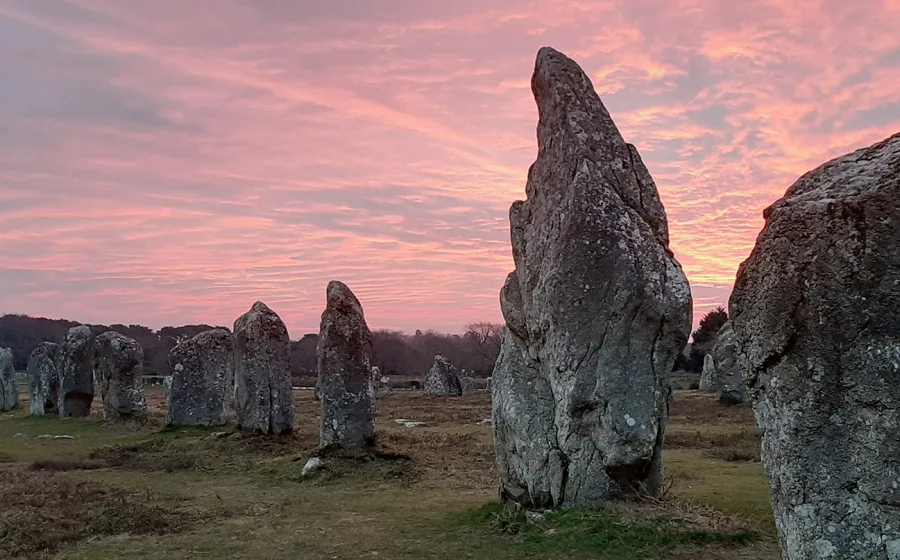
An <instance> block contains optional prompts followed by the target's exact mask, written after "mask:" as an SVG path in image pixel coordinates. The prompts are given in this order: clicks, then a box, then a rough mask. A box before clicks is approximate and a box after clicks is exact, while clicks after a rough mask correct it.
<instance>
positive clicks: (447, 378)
mask: <svg viewBox="0 0 900 560" xmlns="http://www.w3.org/2000/svg"><path fill="white" fill-rule="evenodd" d="M425 394H427V395H434V396H437V397H459V396H461V395H462V384H461V383H460V382H459V375H457V373H456V367H455V366H454V365H453V364H451V363H450V360H448V359H447V358H445V357H443V356H441V355H440V354H438V355H437V356H435V357H434V365H432V366H431V369H430V370H428V373H426V374H425Z"/></svg>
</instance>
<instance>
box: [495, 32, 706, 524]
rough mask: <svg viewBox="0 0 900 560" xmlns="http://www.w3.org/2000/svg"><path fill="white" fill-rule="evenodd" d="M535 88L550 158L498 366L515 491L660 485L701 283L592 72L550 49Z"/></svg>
mask: <svg viewBox="0 0 900 560" xmlns="http://www.w3.org/2000/svg"><path fill="white" fill-rule="evenodd" d="M531 86H532V91H533V92H534V96H535V100H536V101H537V106H538V113H539V121H538V129H537V137H538V156H537V160H536V161H535V163H534V164H533V165H532V166H531V169H530V170H529V173H528V182H527V184H526V187H525V191H526V194H527V200H526V201H524V202H522V201H519V202H515V203H514V204H513V205H512V208H511V209H510V229H511V241H512V253H513V259H514V261H515V265H516V268H515V271H514V272H513V273H511V274H510V275H509V277H508V278H507V280H506V283H505V285H504V287H503V289H502V290H501V293H500V303H501V308H502V311H503V316H504V318H505V319H506V324H507V327H508V328H507V332H506V334H505V337H504V340H503V344H502V347H501V351H500V355H499V358H498V360H497V363H496V366H495V369H494V372H493V375H492V378H493V384H492V385H493V433H494V443H495V450H496V457H497V469H498V472H499V473H500V479H501V498H502V499H503V501H505V502H514V503H518V504H521V505H524V506H526V507H538V508H547V507H576V508H577V507H585V508H594V507H601V506H602V505H603V504H604V503H605V502H606V501H608V500H611V499H615V498H619V497H623V496H626V495H631V494H633V493H635V492H642V493H643V492H646V493H649V494H651V495H658V494H659V493H660V491H661V481H662V455H661V452H662V444H663V438H664V433H665V427H666V419H667V416H668V397H669V394H670V388H669V372H671V370H672V366H673V364H674V361H675V357H676V356H677V355H678V353H679V352H681V351H682V349H683V348H684V346H685V344H686V342H687V337H688V334H689V333H690V329H691V322H692V310H691V307H692V300H691V292H690V287H689V285H688V282H687V279H686V278H685V275H684V273H683V272H682V270H681V266H680V265H679V264H678V261H677V260H676V259H675V257H674V256H673V254H672V251H671V250H670V249H669V233H668V225H667V220H666V213H665V210H664V209H663V205H662V203H661V202H660V199H659V194H658V193H657V190H656V185H655V184H654V182H653V179H652V178H651V177H650V173H649V172H648V171H647V168H646V167H645V166H644V164H643V163H642V161H641V158H640V155H639V154H638V151H637V149H636V148H635V147H634V146H632V145H630V144H627V143H626V142H625V141H624V140H623V139H622V136H621V134H619V131H618V130H617V129H616V126H615V124H613V121H612V118H611V117H610V115H609V113H608V112H607V110H606V108H605V107H604V106H603V103H602V102H601V101H600V98H599V97H598V96H597V94H596V92H595V91H594V88H593V85H592V84H591V81H590V79H589V78H588V77H587V75H586V74H585V73H584V72H583V71H582V70H581V68H579V67H578V65H577V64H576V63H575V62H573V61H572V60H570V59H569V58H567V57H566V56H565V55H563V54H561V53H559V52H557V51H555V50H553V49H551V48H543V49H541V50H540V52H539V53H538V56H537V62H536V65H535V71H534V75H533V77H532V81H531Z"/></svg>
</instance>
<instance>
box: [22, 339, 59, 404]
mask: <svg viewBox="0 0 900 560" xmlns="http://www.w3.org/2000/svg"><path fill="white" fill-rule="evenodd" d="M59 365H60V347H59V345H58V344H54V343H52V342H41V343H40V344H38V345H37V346H35V348H34V350H32V352H31V355H30V356H29V357H28V394H29V408H30V412H31V414H33V415H35V416H44V415H46V414H58V412H59V411H58V409H57V406H56V402H57V400H58V399H59Z"/></svg>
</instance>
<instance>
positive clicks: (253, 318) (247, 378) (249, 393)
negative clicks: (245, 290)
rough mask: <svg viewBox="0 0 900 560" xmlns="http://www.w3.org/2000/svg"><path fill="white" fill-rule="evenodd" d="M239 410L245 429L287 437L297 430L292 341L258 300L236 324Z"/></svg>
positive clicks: (282, 323) (273, 313)
mask: <svg viewBox="0 0 900 560" xmlns="http://www.w3.org/2000/svg"><path fill="white" fill-rule="evenodd" d="M234 353H235V360H234V368H235V369H234V376H235V393H234V396H235V411H236V412H237V422H238V426H240V427H241V429H243V430H245V431H248V432H255V433H260V434H286V433H290V432H291V431H292V430H293V429H294V394H293V391H292V389H291V340H290V338H289V337H288V331H287V327H285V326H284V322H283V321H282V320H281V318H280V317H279V316H278V315H277V314H276V313H275V312H274V311H272V310H271V309H269V308H268V307H267V306H266V304H264V303H262V302H261V301H258V302H256V303H254V304H253V307H252V308H251V309H250V311H248V312H247V313H246V314H244V315H242V316H241V317H239V318H238V320H237V321H235V322H234Z"/></svg>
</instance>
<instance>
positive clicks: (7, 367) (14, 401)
mask: <svg viewBox="0 0 900 560" xmlns="http://www.w3.org/2000/svg"><path fill="white" fill-rule="evenodd" d="M18 405H19V388H18V386H17V385H16V370H15V367H14V366H13V353H12V350H10V349H9V348H0V412H6V411H8V410H12V409H14V408H16V407H17V406H18Z"/></svg>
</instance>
